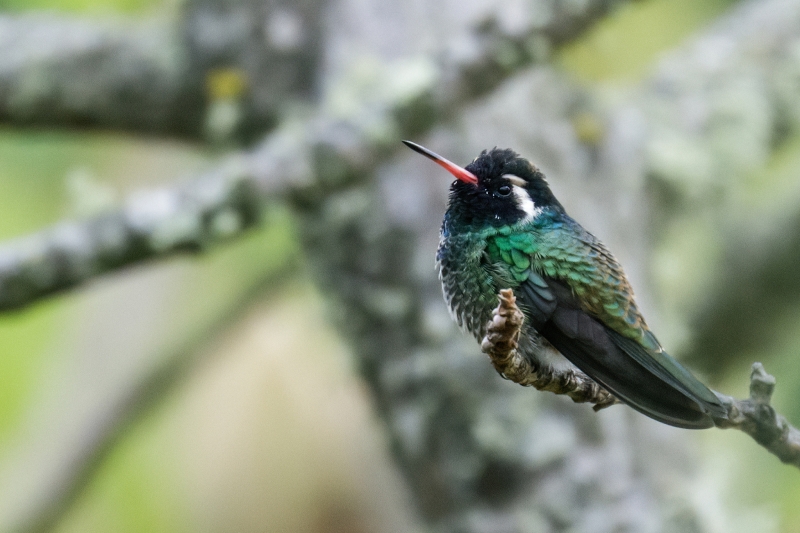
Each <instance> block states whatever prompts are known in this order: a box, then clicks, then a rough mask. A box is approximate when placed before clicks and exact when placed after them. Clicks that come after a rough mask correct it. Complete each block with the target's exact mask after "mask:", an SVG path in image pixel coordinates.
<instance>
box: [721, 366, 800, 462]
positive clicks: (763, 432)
mask: <svg viewBox="0 0 800 533" xmlns="http://www.w3.org/2000/svg"><path fill="white" fill-rule="evenodd" d="M775 381H776V380H775V377H774V376H772V375H770V374H768V373H767V371H766V370H764V365H762V364H761V363H753V366H752V369H751V371H750V397H749V398H746V399H743V400H737V399H736V398H733V397H731V396H726V395H724V394H720V393H716V394H717V396H718V397H719V399H720V400H722V403H723V405H725V407H726V408H727V409H728V418H727V420H715V422H716V424H717V427H719V428H722V429H728V428H733V429H738V430H739V431H743V432H745V433H747V434H748V435H750V436H751V437H752V438H753V440H755V441H756V442H757V443H759V444H760V445H761V446H763V447H764V448H766V449H767V450H768V451H769V452H770V453H771V454H773V455H775V456H777V457H778V459H780V460H781V461H783V462H784V463H786V464H790V465H794V466H796V467H798V468H800V430H798V429H797V428H796V427H794V426H792V425H791V424H790V423H789V422H788V421H787V420H786V418H785V417H784V416H783V415H780V414H778V413H776V412H775V408H773V407H772V405H770V401H771V400H772V392H773V391H774V390H775Z"/></svg>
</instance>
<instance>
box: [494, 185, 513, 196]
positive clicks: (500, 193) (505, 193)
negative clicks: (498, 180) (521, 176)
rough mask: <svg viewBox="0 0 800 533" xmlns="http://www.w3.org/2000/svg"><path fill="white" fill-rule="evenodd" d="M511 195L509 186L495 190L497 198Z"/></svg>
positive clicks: (502, 186)
mask: <svg viewBox="0 0 800 533" xmlns="http://www.w3.org/2000/svg"><path fill="white" fill-rule="evenodd" d="M509 194H511V186H510V185H501V186H499V187H498V188H497V196H508V195H509Z"/></svg>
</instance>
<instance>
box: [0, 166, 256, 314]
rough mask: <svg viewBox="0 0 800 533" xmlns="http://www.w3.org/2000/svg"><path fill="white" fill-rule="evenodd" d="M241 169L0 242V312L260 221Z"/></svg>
mask: <svg viewBox="0 0 800 533" xmlns="http://www.w3.org/2000/svg"><path fill="white" fill-rule="evenodd" d="M241 170H242V169H240V168H237V166H236V165H233V166H230V165H229V166H225V167H222V168H220V169H219V170H217V171H216V172H214V173H210V174H208V175H205V176H203V177H201V178H199V179H196V180H194V181H192V182H189V183H186V184H183V185H182V186H177V187H173V188H171V189H169V188H168V189H161V190H154V191H150V192H143V193H139V194H135V195H133V196H132V197H131V198H130V199H129V200H128V202H127V203H126V205H125V206H124V208H123V209H122V210H120V211H118V212H114V213H108V214H105V215H100V216H98V217H96V218H93V219H90V220H86V221H82V222H64V223H61V224H58V225H56V226H54V227H53V228H51V229H49V230H45V231H42V232H40V233H36V234H34V235H31V236H28V237H25V238H21V239H18V240H16V241H12V242H10V243H8V244H6V245H4V246H0V310H9V309H16V308H20V307H23V306H25V305H28V304H30V303H31V302H33V301H36V300H38V299H40V298H43V297H46V296H49V295H52V294H54V293H58V292H60V291H63V290H65V289H68V288H70V287H73V286H75V285H78V284H79V283H82V282H84V281H86V280H87V279H89V278H92V277H94V276H98V275H100V274H103V273H105V272H109V271H112V270H118V269H121V268H124V267H127V266H130V265H133V264H137V263H141V262H143V261H148V260H152V259H154V258H158V257H164V256H168V255H171V254H175V253H185V252H196V251H201V250H203V249H205V248H207V247H208V246H209V245H211V244H214V243H216V242H218V241H222V240H225V239H230V238H233V237H235V236H237V235H240V234H242V233H244V232H245V231H246V230H247V229H249V228H251V227H253V226H255V225H256V224H258V222H259V219H260V212H261V209H262V202H261V197H260V196H259V194H258V190H257V187H256V183H255V180H254V179H253V177H252V175H249V174H247V173H246V172H241Z"/></svg>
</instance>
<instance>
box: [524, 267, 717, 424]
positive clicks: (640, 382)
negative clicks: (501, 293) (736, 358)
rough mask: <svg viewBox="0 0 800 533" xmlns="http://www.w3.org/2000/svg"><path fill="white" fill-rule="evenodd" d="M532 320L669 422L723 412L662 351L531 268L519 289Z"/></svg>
mask: <svg viewBox="0 0 800 533" xmlns="http://www.w3.org/2000/svg"><path fill="white" fill-rule="evenodd" d="M517 291H518V297H519V299H520V303H521V304H522V305H521V307H522V309H523V312H524V313H525V315H526V316H527V318H528V320H530V322H531V325H532V326H533V327H534V328H535V329H536V330H537V331H538V332H539V333H540V334H541V335H543V336H544V337H545V338H546V339H547V340H548V341H550V343H551V344H552V345H553V346H554V347H555V348H556V349H558V351H560V352H561V353H562V354H563V355H564V357H566V358H567V359H568V360H569V361H571V362H572V363H573V364H574V365H575V366H577V367H578V368H579V369H581V370H582V371H583V372H585V373H586V374H588V375H589V376H590V377H591V378H592V379H594V380H595V381H597V382H598V383H600V384H601V385H602V386H603V387H605V388H606V389H607V390H608V391H610V392H611V393H612V394H614V396H616V397H617V398H619V399H620V400H621V401H623V402H625V403H626V404H628V405H629V406H631V407H633V408H634V409H636V410H637V411H639V412H641V413H644V414H645V415H647V416H649V417H651V418H653V419H655V420H658V421H660V422H663V423H665V424H669V425H671V426H676V427H681V428H688V429H702V428H708V427H712V426H713V425H714V420H713V419H714V418H715V417H716V418H724V417H725V413H726V411H725V409H724V408H723V407H722V405H721V404H720V402H719V400H718V399H717V397H716V396H715V395H714V393H713V392H711V391H710V390H709V389H708V388H707V387H706V386H705V385H703V384H702V383H701V382H700V381H699V380H697V378H695V377H694V376H693V375H692V374H691V373H690V372H689V371H688V370H687V369H686V368H684V367H683V366H682V365H681V364H680V363H678V362H677V361H676V360H675V359H673V358H672V357H670V356H669V355H668V354H667V353H665V352H663V351H655V350H649V349H647V348H645V347H644V346H642V345H641V344H639V343H638V342H636V341H635V340H632V339H629V338H627V337H624V336H623V335H621V334H619V333H617V332H616V331H614V330H613V329H611V328H610V327H608V326H607V325H605V324H604V323H603V322H602V320H600V319H598V318H597V317H594V316H592V315H591V314H589V313H588V312H587V311H585V310H583V308H582V306H581V304H580V301H579V300H578V298H577V297H576V296H575V295H574V294H573V292H572V290H571V289H570V288H569V287H568V286H567V285H566V284H564V283H563V282H560V281H557V280H554V279H552V278H547V277H543V276H539V275H538V274H536V273H531V275H530V276H529V278H528V280H526V281H523V282H522V284H521V285H520V286H519V288H518V289H517Z"/></svg>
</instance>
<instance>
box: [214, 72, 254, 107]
mask: <svg viewBox="0 0 800 533" xmlns="http://www.w3.org/2000/svg"><path fill="white" fill-rule="evenodd" d="M246 89H247V76H246V74H245V72H244V71H243V70H242V69H238V68H219V69H213V70H210V71H208V73H207V74H206V93H207V94H208V96H209V99H210V100H234V99H237V98H239V97H240V96H241V95H242V94H243V93H244V92H245V90H246Z"/></svg>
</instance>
